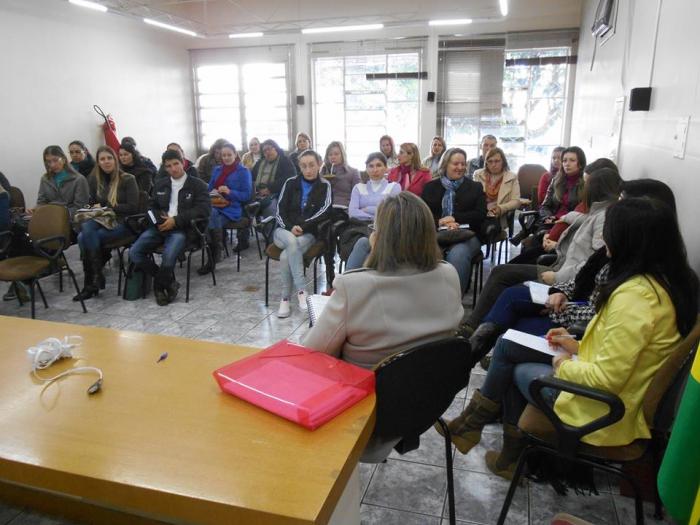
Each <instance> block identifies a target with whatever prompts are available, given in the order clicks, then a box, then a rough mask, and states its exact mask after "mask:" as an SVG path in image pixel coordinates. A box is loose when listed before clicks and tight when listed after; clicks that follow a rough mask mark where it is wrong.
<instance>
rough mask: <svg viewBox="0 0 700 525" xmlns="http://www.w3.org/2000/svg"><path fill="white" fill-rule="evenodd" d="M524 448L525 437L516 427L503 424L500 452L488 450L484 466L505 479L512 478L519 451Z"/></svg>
mask: <svg viewBox="0 0 700 525" xmlns="http://www.w3.org/2000/svg"><path fill="white" fill-rule="evenodd" d="M524 448H525V438H524V437H523V434H522V432H520V429H518V427H516V426H513V425H508V424H506V423H504V424H503V449H502V450H501V452H500V453H499V452H497V451H495V450H489V451H488V452H486V466H487V467H488V468H489V470H490V471H491V472H493V473H494V474H496V476H501V477H502V478H505V479H507V480H509V481H510V480H512V479H513V474H515V467H516V465H517V464H518V459H520V453H521V452H522V451H523V449H524Z"/></svg>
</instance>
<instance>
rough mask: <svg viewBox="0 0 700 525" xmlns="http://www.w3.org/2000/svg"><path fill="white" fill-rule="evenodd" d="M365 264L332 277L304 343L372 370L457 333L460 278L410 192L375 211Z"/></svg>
mask: <svg viewBox="0 0 700 525" xmlns="http://www.w3.org/2000/svg"><path fill="white" fill-rule="evenodd" d="M374 228H375V229H374V231H373V233H372V234H371V236H370V244H371V247H372V249H371V252H370V254H369V257H368V258H367V260H366V261H365V266H364V268H360V269H357V270H353V271H348V272H345V273H344V274H342V275H339V276H337V277H336V279H335V281H334V282H333V287H334V288H335V292H334V293H333V295H331V296H330V300H329V301H328V303H327V305H326V307H325V308H324V310H323V314H322V315H321V316H320V317H319V319H318V321H317V322H316V324H315V325H314V326H313V328H311V330H310V331H309V332H308V333H307V334H306V336H305V337H304V340H303V341H302V344H304V346H307V347H309V348H313V349H315V350H318V351H321V352H326V353H327V354H331V355H334V356H337V357H340V358H342V359H344V360H346V361H348V362H351V363H353V364H356V365H359V366H362V367H365V368H372V367H374V366H375V365H376V364H377V363H379V362H380V361H382V360H383V359H384V358H386V357H387V356H390V355H392V354H394V353H396V352H400V351H402V350H405V349H406V348H409V347H411V346H414V345H417V344H420V343H424V342H428V341H432V340H436V339H440V338H442V337H446V336H449V335H450V334H452V333H453V332H454V330H455V328H456V327H457V325H458V324H459V321H460V319H461V318H462V314H463V309H462V303H461V296H460V293H459V278H458V277H457V272H456V271H455V269H454V268H453V267H452V266H451V265H449V264H447V263H445V262H444V261H441V260H440V259H441V254H440V251H439V249H438V246H437V241H436V233H435V227H434V225H433V216H432V214H431V213H430V210H429V209H428V207H427V206H426V204H425V203H424V202H423V201H422V200H420V198H418V197H416V196H415V195H413V194H411V193H408V192H401V193H399V194H398V195H394V196H390V197H387V198H386V199H384V200H383V201H382V203H381V204H380V205H379V208H378V209H377V215H376V220H375V223H374Z"/></svg>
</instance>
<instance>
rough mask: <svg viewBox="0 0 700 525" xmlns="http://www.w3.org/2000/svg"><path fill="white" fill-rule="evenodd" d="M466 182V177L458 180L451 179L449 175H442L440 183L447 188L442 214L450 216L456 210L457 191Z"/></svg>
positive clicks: (443, 199) (443, 197)
mask: <svg viewBox="0 0 700 525" xmlns="http://www.w3.org/2000/svg"><path fill="white" fill-rule="evenodd" d="M463 182H464V177H461V178H460V179H458V180H451V179H448V178H447V175H443V176H442V177H440V183H441V184H442V187H443V188H445V194H444V195H443V196H442V216H443V217H450V216H452V213H453V212H454V201H455V192H456V191H457V190H458V189H459V187H460V186H461V185H462V183H463Z"/></svg>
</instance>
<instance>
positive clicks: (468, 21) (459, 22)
mask: <svg viewBox="0 0 700 525" xmlns="http://www.w3.org/2000/svg"><path fill="white" fill-rule="evenodd" d="M471 23H472V19H471V18H455V19H453V20H430V21H429V22H428V25H429V26H462V25H466V24H471Z"/></svg>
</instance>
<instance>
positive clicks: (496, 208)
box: [491, 206, 503, 217]
mask: <svg viewBox="0 0 700 525" xmlns="http://www.w3.org/2000/svg"><path fill="white" fill-rule="evenodd" d="M502 214H503V210H502V209H501V207H500V206H494V207H493V208H491V215H493V216H494V217H500V216H501V215H502Z"/></svg>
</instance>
